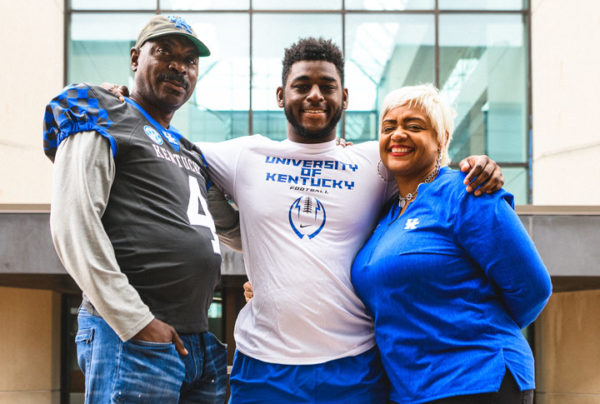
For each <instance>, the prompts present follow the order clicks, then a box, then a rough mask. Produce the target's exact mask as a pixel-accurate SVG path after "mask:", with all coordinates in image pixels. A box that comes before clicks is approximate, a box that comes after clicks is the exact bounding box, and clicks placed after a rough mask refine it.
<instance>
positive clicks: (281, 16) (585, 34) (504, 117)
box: [0, 0, 600, 404]
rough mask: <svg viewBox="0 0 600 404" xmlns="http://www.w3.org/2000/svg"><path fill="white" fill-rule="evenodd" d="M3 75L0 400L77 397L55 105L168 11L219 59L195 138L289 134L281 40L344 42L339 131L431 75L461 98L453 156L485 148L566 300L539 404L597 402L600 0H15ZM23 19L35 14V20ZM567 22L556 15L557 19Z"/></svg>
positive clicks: (115, 73) (221, 299)
mask: <svg viewBox="0 0 600 404" xmlns="http://www.w3.org/2000/svg"><path fill="white" fill-rule="evenodd" d="M0 11H2V12H3V15H6V16H9V17H8V18H7V19H6V23H5V24H3V25H2V27H1V28H0V30H1V31H2V34H3V35H2V38H3V44H4V45H5V50H7V51H8V52H6V57H5V58H4V60H5V63H4V64H3V66H2V69H3V74H2V75H0V80H1V82H2V88H3V89H4V91H3V92H2V94H0V98H1V100H2V101H1V103H0V105H1V109H0V119H1V120H2V122H3V123H4V130H3V132H2V133H0V320H2V321H1V324H3V327H2V330H0V341H1V342H2V343H1V344H0V403H30V402H31V403H42V402H43V403H59V402H63V403H68V402H71V403H77V402H80V401H78V400H80V395H79V391H80V390H81V386H82V380H81V378H80V376H78V375H79V373H78V371H77V369H76V368H74V357H73V346H72V344H70V342H69V341H71V340H72V334H73V332H74V328H73V327H74V322H73V318H74V316H75V313H74V312H73V310H74V308H76V306H77V304H78V299H79V297H78V291H77V289H76V286H75V285H74V284H73V282H72V281H71V280H70V278H69V277H68V276H67V275H65V273H64V270H63V269H62V267H61V266H60V263H59V262H58V260H57V258H56V255H55V254H54V252H53V249H52V244H51V241H50V239H49V230H48V227H47V226H48V220H47V212H48V209H49V206H48V205H47V204H48V203H49V199H50V187H51V177H52V165H51V163H50V162H49V161H48V160H47V158H46V157H45V156H44V154H43V152H42V150H41V122H42V116H43V115H42V114H43V108H44V106H45V104H46V103H47V102H48V100H49V99H50V98H52V96H53V95H55V94H56V93H57V92H58V91H59V90H60V89H61V88H62V87H63V85H64V84H65V83H68V82H74V81H86V82H92V83H100V82H103V81H107V82H114V83H119V84H128V85H131V83H132V76H131V73H130V72H129V64H128V57H129V49H130V47H131V46H132V44H133V42H134V41H135V37H136V34H137V32H138V31H139V30H140V29H141V27H142V26H143V24H144V23H145V21H147V20H148V19H149V18H150V17H151V16H152V15H153V14H156V13H157V12H160V13H165V14H178V15H182V16H184V17H185V18H186V19H187V20H188V21H190V22H191V23H192V25H193V26H194V29H195V30H196V31H197V32H198V34H199V36H200V37H201V38H202V39H203V41H205V43H207V45H208V46H209V48H210V49H211V51H212V56H211V57H210V58H207V59H205V60H201V63H200V72H201V73H200V80H199V82H198V85H197V89H196V93H195V95H194V96H193V97H192V99H191V100H190V101H189V102H188V104H187V105H186V106H185V107H183V108H182V110H181V111H179V112H178V114H176V118H175V121H174V125H175V126H176V127H178V128H179V129H180V130H181V131H182V132H183V133H185V134H186V135H187V136H188V137H189V138H190V139H192V140H194V141H200V140H203V141H204V140H207V141H219V140H225V139H229V138H233V137H238V136H247V135H249V134H252V133H261V134H263V135H266V136H269V137H271V138H274V139H282V138H284V137H285V133H286V132H285V128H286V124H285V117H284V115H283V113H282V111H281V110H279V109H278V108H277V105H276V102H275V88H276V87H277V86H278V85H280V82H281V59H282V57H283V49H284V48H285V47H286V46H288V45H289V44H291V43H292V42H294V41H296V40H297V39H298V38H299V37H304V36H323V37H326V38H331V39H333V41H334V42H336V43H337V44H338V45H339V46H340V47H341V48H342V49H343V50H344V54H345V58H346V73H345V86H346V87H348V88H349V93H350V96H349V98H350V102H349V108H348V111H347V112H346V114H345V116H344V117H343V121H342V124H341V125H340V133H339V134H340V136H343V137H345V138H347V139H349V140H352V141H354V142H361V141H365V140H371V139H375V138H376V134H377V131H378V128H377V115H378V111H379V106H380V103H381V101H382V97H383V96H384V95H385V94H386V93H387V92H388V91H390V90H391V89H394V88H397V87H400V86H402V85H411V84H418V83H423V82H431V83H434V84H435V85H437V86H438V87H439V88H441V89H442V90H443V92H444V94H445V96H446V97H448V98H449V100H450V101H451V102H452V103H453V104H454V106H455V107H456V109H457V112H458V117H457V122H456V124H457V132H456V134H455V140H454V143H453V145H452V149H451V157H452V158H453V160H454V161H458V160H460V158H462V157H464V156H466V155H469V154H476V153H486V154H488V155H490V156H491V157H492V158H493V159H495V160H496V161H498V162H499V163H500V164H501V165H502V166H503V167H504V173H505V177H506V185H505V187H506V188H507V189H508V190H509V191H510V192H512V193H514V194H515V196H516V201H517V203H518V204H519V205H522V206H519V208H518V212H519V214H520V216H521V218H522V220H523V222H524V223H525V225H526V227H527V228H528V230H529V232H530V234H531V235H532V237H533V239H534V241H535V242H536V245H537V246H538V248H539V250H540V253H541V254H542V257H543V258H544V260H545V262H546V264H547V266H548V268H549V270H550V272H551V275H552V277H553V284H554V288H555V292H556V293H555V294H554V295H553V297H552V298H551V301H550V303H549V305H548V307H547V309H546V310H545V311H544V313H543V314H542V316H541V317H540V319H538V321H537V322H536V324H535V327H533V328H532V329H530V330H529V336H530V337H531V338H530V339H531V342H532V344H533V345H534V348H535V354H536V360H537V368H536V369H537V391H536V402H540V403H575V404H579V403H582V404H584V403H585V404H587V403H596V402H599V401H600V372H599V371H598V366H597V365H596V363H597V362H598V359H600V347H598V344H597V343H595V341H596V335H597V331H598V327H600V326H599V323H598V321H595V320H594V319H597V318H599V316H598V315H599V314H600V313H599V310H600V309H599V308H598V307H600V305H598V302H599V301H600V291H599V289H600V254H599V253H598V251H597V245H599V242H600V235H599V233H600V232H599V229H600V227H599V225H600V188H599V187H598V186H597V184H598V177H599V175H600V168H598V165H597V164H596V160H597V159H598V158H599V157H600V131H597V130H595V125H594V123H595V119H594V112H595V110H596V109H597V108H598V107H600V101H599V100H598V99H597V97H596V94H598V93H599V92H600V76H598V74H597V71H598V69H599V68H600V54H599V53H598V52H594V51H591V50H593V49H596V47H597V43H598V40H599V39H600V20H599V19H598V15H600V5H598V4H597V2H595V1H593V0H582V1H580V2H577V3H574V4H569V5H566V4H565V3H564V2H560V1H558V0H532V1H531V2H530V4H529V3H524V2H523V1H521V0H503V1H499V0H486V1H469V0H403V1H391V0H390V1H386V0H379V1H375V0H328V1H324V0H319V1H314V0H305V1H303V2H297V1H289V2H288V1H286V2H280V1H271V0H221V1H210V0H206V1H187V0H160V1H157V0H129V1H106V0H105V1H91V0H71V1H66V2H65V1H63V0H55V1H52V2H48V1H41V0H37V1H30V2H2V4H1V5H0ZM24 16H26V18H24ZM557 21H560V24H557ZM242 265H243V264H242V262H241V258H240V257H239V255H236V254H234V253H232V252H227V253H226V254H225V256H224V266H223V274H224V276H223V279H224V282H223V285H222V286H221V289H220V291H219V293H218V295H217V296H218V298H217V299H216V300H215V302H214V303H213V306H212V307H211V318H212V320H211V321H212V327H213V330H214V331H215V332H216V333H217V334H219V335H220V336H221V337H222V338H223V339H225V340H226V341H227V342H228V343H229V344H230V346H232V345H233V341H232V334H231V332H232V327H233V323H232V320H233V319H234V318H235V313H237V311H238V310H239V309H240V307H241V305H242V304H243V302H242V301H241V289H240V285H241V283H242V282H243V279H244V275H243V266H242Z"/></svg>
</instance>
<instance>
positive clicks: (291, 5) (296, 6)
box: [252, 0, 342, 10]
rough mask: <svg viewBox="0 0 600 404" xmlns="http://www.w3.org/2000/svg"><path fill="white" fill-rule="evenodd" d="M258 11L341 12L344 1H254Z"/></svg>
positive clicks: (253, 3) (253, 4)
mask: <svg viewBox="0 0 600 404" xmlns="http://www.w3.org/2000/svg"><path fill="white" fill-rule="evenodd" d="M252 8H254V9H256V10H340V9H341V8H342V0H301V1H300V0H286V1H281V0H253V1H252Z"/></svg>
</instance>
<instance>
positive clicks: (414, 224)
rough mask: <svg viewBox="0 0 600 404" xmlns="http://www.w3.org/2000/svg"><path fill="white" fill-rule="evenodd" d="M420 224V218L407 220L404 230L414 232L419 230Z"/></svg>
mask: <svg viewBox="0 0 600 404" xmlns="http://www.w3.org/2000/svg"><path fill="white" fill-rule="evenodd" d="M418 224H419V218H416V219H407V220H406V224H405V225H404V230H414V229H416V228H417V225H418Z"/></svg>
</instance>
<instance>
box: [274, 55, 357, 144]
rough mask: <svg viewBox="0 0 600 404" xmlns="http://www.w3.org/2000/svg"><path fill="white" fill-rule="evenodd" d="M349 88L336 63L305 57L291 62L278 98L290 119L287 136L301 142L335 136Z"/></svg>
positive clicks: (327, 139) (324, 139)
mask: <svg viewBox="0 0 600 404" xmlns="http://www.w3.org/2000/svg"><path fill="white" fill-rule="evenodd" d="M347 99H348V90H346V89H345V88H343V87H342V81H341V78H340V75H339V73H338V72H337V70H336V68H335V65H334V64H333V63H331V62H327V61H323V60H302V61H299V62H296V63H294V64H293V65H292V67H291V69H290V72H289V75H288V78H287V81H286V83H285V88H283V87H279V88H278V89H277V101H278V103H279V106H280V107H281V108H284V111H285V116H286V118H287V120H288V138H289V139H290V140H293V141H295V142H299V143H321V142H326V141H329V140H332V139H334V138H335V132H336V125H337V123H338V122H339V120H340V117H341V116H342V111H343V110H344V109H346V106H347Z"/></svg>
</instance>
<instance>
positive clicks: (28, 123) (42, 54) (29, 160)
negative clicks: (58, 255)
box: [0, 0, 64, 203]
mask: <svg viewBox="0 0 600 404" xmlns="http://www.w3.org/2000/svg"><path fill="white" fill-rule="evenodd" d="M63 6H64V2H63V0H44V1H2V2H0V15H2V16H3V20H2V24H0V38H2V61H3V63H2V66H1V67H0V88H1V89H2V91H0V122H2V130H1V131H0V203H44V202H45V203H47V202H49V200H50V184H51V180H50V178H51V166H50V161H49V160H48V159H47V158H46V157H45V156H44V154H43V152H42V119H43V116H44V106H45V105H46V103H47V102H48V101H49V100H50V98H51V97H52V96H53V95H54V94H56V93H57V92H58V90H60V89H61V88H62V84H63V83H62V81H63V40H64V39H63V15H64V13H63Z"/></svg>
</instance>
